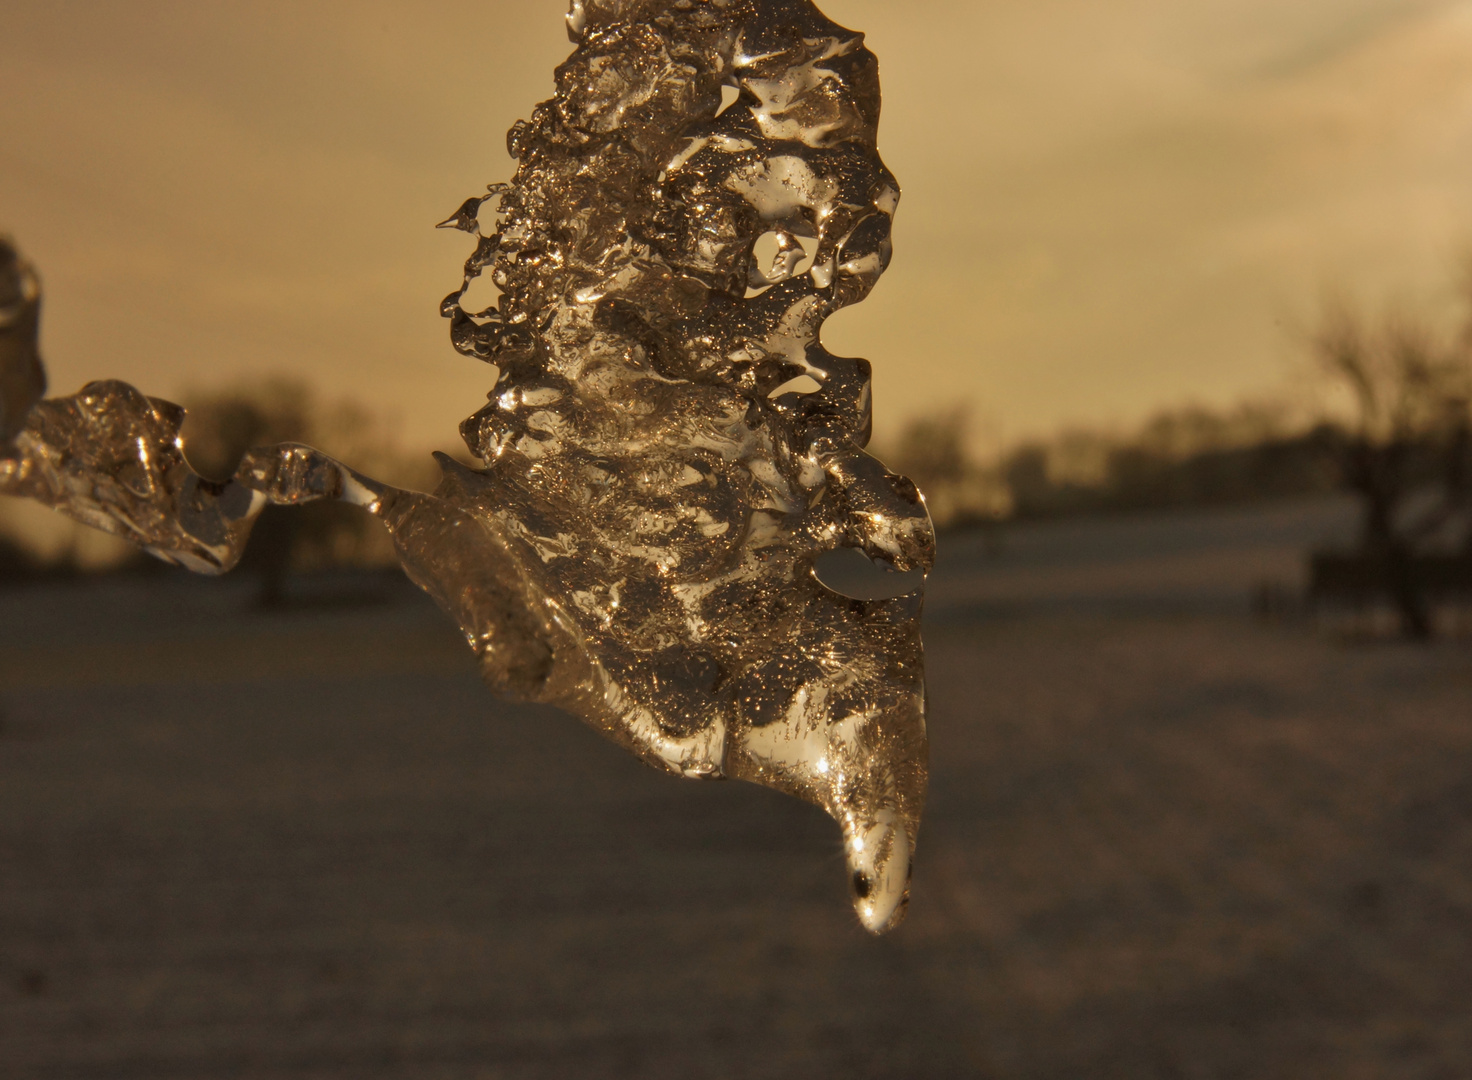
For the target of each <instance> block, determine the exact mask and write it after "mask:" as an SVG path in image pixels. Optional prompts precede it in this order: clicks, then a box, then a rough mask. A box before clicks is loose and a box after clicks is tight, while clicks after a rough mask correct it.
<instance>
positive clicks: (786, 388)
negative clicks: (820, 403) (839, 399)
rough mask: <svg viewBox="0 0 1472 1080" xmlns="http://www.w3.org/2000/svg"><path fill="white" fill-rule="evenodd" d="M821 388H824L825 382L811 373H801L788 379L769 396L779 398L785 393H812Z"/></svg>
mask: <svg viewBox="0 0 1472 1080" xmlns="http://www.w3.org/2000/svg"><path fill="white" fill-rule="evenodd" d="M821 389H823V384H822V383H820V382H819V381H818V380H817V379H815V378H813V377H812V376H811V375H799V376H798V377H797V378H795V379H788V380H787V381H786V382H785V383H783V384H782V385H781V386H779V387H777V389H775V390H773V391H772V392H771V393H770V394H768V395H767V397H769V398H779V397H781V396H782V395H783V394H812V393H815V392H816V391H818V390H821Z"/></svg>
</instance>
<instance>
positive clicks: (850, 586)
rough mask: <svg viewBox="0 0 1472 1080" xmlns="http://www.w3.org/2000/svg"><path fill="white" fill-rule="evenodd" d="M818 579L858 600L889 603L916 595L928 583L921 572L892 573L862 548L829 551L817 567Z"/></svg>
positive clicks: (899, 571) (820, 556)
mask: <svg viewBox="0 0 1472 1080" xmlns="http://www.w3.org/2000/svg"><path fill="white" fill-rule="evenodd" d="M814 570H815V572H816V573H817V575H818V580H819V581H821V582H822V583H823V584H824V585H826V586H827V587H828V588H830V589H832V590H833V591H834V592H836V593H840V594H841V595H843V596H847V597H851V598H852V599H854V600H888V599H890V598H891V597H895V596H904V595H905V594H906V593H912V592H914V591H915V590H916V589H918V588H920V586H921V585H923V584H924V583H925V573H924V571H921V570H903V571H901V570H892V569H890V568H889V567H887V566H885V565H884V564H882V563H877V562H875V561H874V560H872V559H870V558H869V556H867V555H865V554H864V553H863V552H862V551H860V550H859V549H858V548H850V547H841V548H834V549H833V550H832V551H825V552H823V554H821V555H819V556H818V561H817V562H816V563H815V564H814Z"/></svg>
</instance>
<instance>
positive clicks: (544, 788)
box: [0, 504, 1472, 1080]
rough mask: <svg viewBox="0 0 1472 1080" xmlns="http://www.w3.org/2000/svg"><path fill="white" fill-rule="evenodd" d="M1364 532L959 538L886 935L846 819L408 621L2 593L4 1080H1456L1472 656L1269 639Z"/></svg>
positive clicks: (169, 587)
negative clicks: (903, 913) (717, 773)
mask: <svg viewBox="0 0 1472 1080" xmlns="http://www.w3.org/2000/svg"><path fill="white" fill-rule="evenodd" d="M1346 511H1347V508H1346V507H1344V506H1343V505H1339V506H1338V507H1337V508H1336V507H1335V506H1333V505H1330V504H1320V505H1318V506H1315V507H1296V508H1295V507H1279V508H1276V509H1271V508H1270V509H1267V510H1260V511H1251V512H1246V511H1244V512H1236V513H1216V514H1184V515H1180V514H1178V515H1161V516H1153V517H1149V518H1119V519H1113V520H1109V521H1098V522H1063V523H1055V524H1051V525H1033V526H1025V527H1023V526H1019V527H1009V528H1007V529H1004V530H1000V531H999V532H998V533H996V534H994V535H992V536H990V537H987V536H984V535H982V534H970V535H967V536H950V537H946V538H944V539H943V542H942V553H941V562H940V564H939V569H938V570H937V572H936V575H935V577H934V579H933V582H932V589H931V591H930V599H929V608H928V610H929V618H930V624H929V628H928V630H927V645H928V663H929V669H930V691H931V694H930V696H931V736H932V758H933V760H932V769H933V784H932V797H931V803H930V807H929V810H928V815H927V819H926V823H925V831H924V832H923V833H922V835H921V840H920V852H919V857H918V862H917V867H916V871H915V882H914V900H913V903H912V905H911V914H910V919H909V921H908V922H907V923H906V925H905V926H904V927H903V928H902V929H901V930H900V931H898V932H897V933H896V934H894V935H893V936H891V937H889V938H885V939H881V940H874V939H871V938H869V937H868V936H867V935H865V934H864V933H863V932H862V931H861V930H860V928H859V927H858V926H857V924H856V922H855V921H854V919H853V917H852V915H851V914H850V911H849V906H848V903H847V900H846V897H845V894H844V883H843V872H842V862H841V860H840V858H839V854H838V850H837V833H836V829H835V828H834V827H833V826H832V824H831V823H830V822H829V821H828V820H827V819H826V818H825V817H824V816H823V815H822V814H820V813H819V812H817V811H816V810H814V809H812V808H810V807H806V806H803V805H801V804H798V803H796V802H794V801H792V800H788V799H784V798H782V797H779V796H777V795H775V794H773V793H771V792H767V791H764V790H760V789H757V788H753V787H749V786H746V785H737V784H715V785H712V784H696V783H692V782H688V781H680V780H676V779H673V778H670V777H666V776H662V775H659V774H656V773H654V772H651V771H650V770H647V769H645V768H643V767H642V766H640V765H639V764H638V763H637V762H635V761H634V760H632V759H631V758H629V757H628V756H626V755H625V754H623V753H622V752H621V751H619V750H618V749H617V748H615V747H613V746H611V745H609V744H606V743H605V742H603V741H602V740H601V739H599V738H598V737H597V736H596V735H594V734H593V733H591V732H589V731H587V730H585V729H583V728H582V727H581V726H580V725H578V724H577V723H576V722H575V721H573V720H571V719H569V718H567V717H565V716H562V715H560V714H558V713H556V712H554V711H551V710H546V709H538V708H526V707H520V706H511V705H507V704H504V703H501V702H498V701H496V700H495V699H494V698H493V697H492V696H491V695H490V693H489V692H488V691H486V690H485V689H484V687H483V686H482V685H481V684H480V683H479V682H478V680H477V679H476V676H475V673H474V670H473V665H472V664H471V660H470V657H469V655H468V653H467V651H466V650H465V648H464V645H463V643H462V642H461V640H460V639H459V637H458V635H457V634H456V633H455V632H454V630H453V628H451V627H450V626H449V625H448V624H447V623H445V622H444V621H443V620H442V619H441V618H440V617H439V616H438V613H437V612H435V611H434V609H433V608H432V607H430V606H429V605H428V604H427V603H426V602H424V601H423V600H422V599H421V598H419V597H418V596H417V595H416V594H415V593H414V592H413V591H412V590H410V589H407V588H405V589H394V588H388V589H384V588H383V587H382V586H378V585H371V584H370V585H365V586H364V587H363V588H361V589H359V590H357V592H356V593H355V592H353V591H352V590H350V589H348V590H344V589H339V590H338V591H337V592H336V593H335V594H334V595H335V596H336V598H337V602H336V603H333V604H319V605H316V606H305V607H301V608H296V609H290V610H287V611H284V612H263V611H260V610H258V609H256V608H255V607H253V605H252V603H251V600H252V596H251V583H250V582H248V581H232V580H230V579H228V578H226V579H224V580H221V581H203V580H196V579H188V578H182V577H172V576H168V577H163V578H158V579H154V580H140V579H132V580H130V579H124V578H111V579H99V580H96V581H90V582H85V581H84V582H80V583H74V584H56V585H47V586H44V587H28V588H20V589H14V590H10V591H7V592H0V713H3V716H0V1075H4V1076H6V1077H7V1078H8V1077H16V1078H32V1077H35V1078H43V1077H44V1078H51V1077H57V1078H60V1077H67V1078H97V1080H114V1078H128V1077H138V1078H150V1080H151V1078H155V1077H180V1078H196V1077H199V1078H210V1077H222V1078H223V1077H233V1078H249V1080H265V1078H272V1080H278V1078H279V1080H285V1078H292V1080H298V1078H301V1080H305V1078H308V1077H313V1078H317V1077H343V1078H354V1080H356V1078H365V1080H377V1078H389V1077H403V1078H406V1080H409V1078H413V1080H420V1078H431V1080H433V1078H439V1077H445V1078H449V1077H456V1078H459V1077H496V1078H533V1077H537V1078H541V1077H547V1078H553V1077H577V1078H585V1077H631V1078H632V1077H639V1078H646V1077H652V1078H664V1077H670V1078H674V1077H680V1078H682V1080H683V1078H689V1077H712V1078H722V1080H724V1078H728V1077H729V1078H743V1077H772V1078H777V1077H792V1076H802V1077H818V1078H826V1077H835V1078H837V1077H843V1078H854V1080H857V1078H868V1077H905V1078H909V1077H924V1078H960V1077H1018V1078H1023V1077H1026V1078H1034V1077H1048V1078H1052V1077H1057V1078H1060V1080H1062V1078H1069V1080H1073V1078H1078V1077H1089V1078H1094V1077H1121V1078H1130V1080H1135V1078H1147V1080H1148V1078H1156V1077H1159V1078H1166V1077H1229V1076H1230V1077H1285V1078H1286V1077H1302V1076H1334V1077H1377V1078H1378V1077H1390V1076H1406V1077H1412V1076H1416V1077H1432V1076H1447V1077H1451V1076H1460V1075H1466V1074H1468V1073H1469V1072H1472V1028H1469V1027H1468V1025H1467V1023H1466V1017H1467V1015H1468V1013H1469V1010H1472V722H1469V721H1472V650H1469V649H1468V646H1467V644H1466V643H1465V642H1460V643H1458V642H1444V643H1439V644H1437V645H1435V646H1433V647H1431V648H1413V647H1409V646H1403V645H1400V644H1394V643H1390V644H1385V643H1382V644H1378V645H1373V646H1357V647H1348V646H1345V645H1342V644H1340V643H1337V642H1335V641H1334V640H1332V639H1330V638H1328V637H1327V636H1325V635H1323V634H1322V633H1320V632H1318V631H1316V630H1315V629H1314V628H1313V627H1312V626H1311V625H1310V624H1308V623H1306V622H1301V621H1292V620H1290V621H1288V622H1281V623H1276V624H1269V623H1261V622H1257V621H1254V620H1253V618H1252V617H1251V616H1250V614H1249V611H1250V608H1249V600H1248V598H1249V597H1250V595H1251V592H1252V590H1253V589H1254V588H1255V587H1256V586H1257V585H1258V584H1260V583H1261V582H1263V581H1281V582H1283V583H1285V584H1289V585H1291V584H1292V582H1293V579H1294V576H1295V575H1296V574H1298V573H1299V572H1300V567H1301V562H1300V560H1301V557H1302V553H1303V550H1304V549H1305V548H1306V547H1307V546H1311V545H1312V544H1314V543H1315V542H1318V541H1320V540H1323V539H1332V538H1334V537H1336V536H1339V535H1341V533H1340V532H1337V531H1336V530H1344V529H1350V528H1352V524H1353V521H1352V515H1350V516H1346ZM354 601H361V602H354Z"/></svg>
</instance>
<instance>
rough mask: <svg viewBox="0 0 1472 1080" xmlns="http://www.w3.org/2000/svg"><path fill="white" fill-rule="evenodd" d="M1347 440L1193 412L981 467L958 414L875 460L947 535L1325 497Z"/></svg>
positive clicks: (1255, 415)
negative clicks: (967, 529) (973, 528)
mask: <svg viewBox="0 0 1472 1080" xmlns="http://www.w3.org/2000/svg"><path fill="white" fill-rule="evenodd" d="M1348 438H1349V436H1348V433H1347V431H1346V430H1345V429H1344V428H1343V427H1342V426H1340V425H1339V424H1336V423H1332V422H1327V421H1320V422H1317V423H1306V422H1302V421H1299V422H1297V423H1295V422H1294V421H1293V419H1292V418H1291V415H1290V413H1289V410H1287V409H1285V408H1280V407H1276V406H1271V405H1258V404H1253V405H1244V406H1239V407H1237V408H1235V409H1231V410H1227V411H1214V410H1210V409H1206V408H1202V407H1195V406H1193V407H1189V408H1183V409H1174V410H1169V411H1165V412H1161V413H1158V414H1157V415H1155V416H1154V417H1152V418H1151V419H1150V420H1149V421H1148V422H1146V423H1144V424H1142V425H1140V426H1139V427H1138V428H1136V429H1134V430H1130V431H1126V432H1122V433H1121V432H1106V431H1096V430H1089V429H1083V428H1074V429H1069V430H1066V431H1063V432H1060V433H1059V434H1057V435H1055V436H1053V437H1052V438H1048V439H1032V440H1027V441H1025V442H1022V443H1020V444H1018V445H1016V446H1014V447H1012V448H1011V449H1009V450H1007V451H1005V452H1003V453H1000V454H998V455H995V456H993V458H992V459H991V460H989V461H982V460H978V459H977V458H976V457H975V456H974V455H973V454H972V452H971V451H970V450H969V447H968V439H967V430H966V414H965V412H964V411H953V412H950V413H946V414H943V415H941V416H938V417H926V418H922V419H919V420H916V421H913V422H912V423H910V424H909V425H908V426H907V427H906V428H905V429H904V430H903V431H902V432H901V434H900V437H899V438H898V439H897V440H896V441H895V443H894V444H893V445H892V446H889V447H885V446H880V447H879V448H878V452H879V454H880V456H881V457H883V458H885V460H886V461H888V462H889V464H890V465H891V466H892V467H895V468H897V469H898V470H899V471H901V472H903V473H905V474H906V475H908V476H909V477H911V478H912V479H913V480H915V481H916V483H918V484H919V485H920V487H921V490H923V491H924V492H925V494H926V498H927V501H928V503H929V506H930V510H931V515H932V516H933V517H934V518H935V520H936V523H937V524H939V525H942V526H945V525H953V524H964V523H966V522H968V521H982V520H996V519H1001V518H1045V517H1059V516H1064V515H1069V514H1084V513H1108V512H1115V511H1129V510H1146V509H1160V508H1168V507H1192V506H1197V507H1201V506H1221V505H1229V504H1236V503H1248V502H1253V501H1256V500H1262V499H1277V498H1289V497H1293V496H1307V495H1318V494H1324V493H1327V492H1331V491H1334V490H1337V489H1340V488H1341V487H1342V484H1343V479H1342V475H1341V472H1342V470H1341V467H1340V462H1341V461H1342V458H1343V453H1344V447H1345V445H1346V443H1347V441H1348Z"/></svg>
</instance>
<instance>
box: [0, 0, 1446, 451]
mask: <svg viewBox="0 0 1472 1080" xmlns="http://www.w3.org/2000/svg"><path fill="white" fill-rule="evenodd" d="M821 6H822V7H823V8H824V10H825V11H826V12H827V13H828V14H829V15H830V16H831V17H832V18H834V19H835V20H837V21H838V22H841V23H843V24H845V25H848V26H851V27H855V28H857V29H862V30H865V31H866V32H867V33H868V36H869V45H870V48H872V49H873V50H874V51H875V52H876V53H877V54H878V55H879V58H880V62H881V71H882V76H883V81H884V96H885V113H884V120H883V124H882V127H881V140H880V143H881V149H882V151H883V153H884V155H885V159H886V161H887V162H888V164H889V165H890V168H891V169H892V170H893V171H894V172H895V173H896V174H897V175H898V177H899V178H900V181H901V184H902V185H903V187H904V190H905V195H904V200H903V202H902V205H901V207H900V213H899V217H898V219H897V222H896V232H895V242H896V257H895V262H894V264H893V266H892V267H891V269H890V271H889V273H888V274H887V275H886V277H885V279H884V281H883V282H882V283H881V284H880V286H879V288H878V289H877V290H876V292H875V293H874V295H873V296H872V297H871V298H870V299H869V300H867V301H866V302H865V303H863V304H862V305H859V306H858V307H856V308H853V309H850V310H849V311H846V312H843V313H842V314H840V315H839V316H837V317H835V318H834V319H833V320H832V321H831V322H830V324H829V326H828V328H827V330H826V331H825V340H826V342H827V344H828V345H829V347H830V348H831V349H833V351H835V352H840V353H849V354H862V355H865V356H868V357H869V358H870V359H871V360H872V361H873V363H874V368H875V410H876V421H877V424H878V427H879V429H880V432H881V435H882V434H883V433H885V432H886V431H892V430H893V429H894V428H895V427H896V426H897V425H898V424H899V423H900V422H901V421H902V420H903V419H904V418H906V417H907V416H910V415H913V414H915V413H917V412H919V411H921V410H924V409H927V408H935V407H947V406H949V405H951V404H954V403H956V402H959V401H970V402H971V403H972V404H973V406H974V410H975V412H976V413H977V414H978V416H980V417H981V418H983V419H984V420H985V421H987V422H988V423H989V424H990V425H991V426H992V427H993V429H994V430H995V431H997V432H999V433H1000V434H1001V435H1002V436H1003V437H1004V438H1015V437H1018V436H1021V435H1025V434H1028V433H1035V432H1040V431H1046V430H1049V429H1051V428H1053V427H1055V426H1057V425H1060V424H1064V423H1075V422H1084V423H1104V424H1108V423H1118V422H1127V421H1129V420H1131V419H1133V418H1135V417H1138V416H1140V415H1142V414H1143V413H1145V412H1147V411H1149V410H1150V409H1152V408H1156V407H1159V406H1162V405H1170V404H1180V403H1184V402H1188V401H1201V402H1207V403H1224V402H1228V401H1231V400H1234V399H1235V398H1238V397H1240V396H1244V395H1254V394H1260V393H1264V392H1270V391H1273V390H1274V389H1276V388H1278V387H1280V386H1281V385H1282V384H1283V383H1284V381H1285V377H1286V373H1287V371H1288V370H1289V369H1290V367H1291V366H1292V364H1293V362H1294V360H1295V358H1296V356H1297V355H1298V353H1299V351H1300V348H1299V338H1300V335H1301V329H1302V327H1303V326H1304V325H1306V324H1307V323H1308V322H1311V320H1312V316H1313V313H1314V311H1315V310H1316V307H1317V305H1318V303H1319V302H1320V301H1321V299H1322V297H1323V295H1324V293H1325V290H1326V289H1337V290H1343V291H1347V292H1349V293H1351V294H1355V295H1361V296H1365V297H1368V298H1375V299H1378V298H1382V297H1398V296H1404V297H1423V296H1424V297H1430V298H1432V301H1434V300H1435V298H1436V297H1437V296H1439V295H1444V294H1445V290H1446V288H1447V282H1448V281H1449V280H1450V279H1451V276H1452V273H1453V271H1454V269H1455V267H1456V266H1457V264H1458V262H1459V260H1460V259H1461V257H1462V255H1463V252H1464V251H1465V250H1466V249H1467V248H1468V247H1472V182H1469V181H1472V2H1469V0H1189V2H1186V0H1175V2H1172V3H1167V2H1164V0H1110V2H1109V3H1099V2H1098V0H906V2H904V3H897V2H895V0H828V2H826V3H822V4H821ZM6 8H7V10H6V11H5V13H4V15H3V16H0V102H3V103H4V107H3V108H0V229H3V230H6V231H9V232H11V233H12V234H13V235H14V236H15V237H16V239H17V240H18V241H19V243H20V244H21V246H22V248H23V249H24V250H25V251H26V252H27V253H28V254H29V255H30V257H31V258H32V259H33V261H35V262H36V263H37V264H38V266H39V267H40V269H41V271H42V274H43V277H44V279H45V283H46V287H47V308H46V313H45V337H44V347H45V350H46V356H47V360H48V363H49V366H50V369H51V374H52V386H53V392H58V393H60V392H70V391H72V390H74V389H75V388H76V387H77V386H79V385H80V384H81V383H82V382H84V381H86V380H88V379H92V378H100V377H107V376H116V377H121V378H125V379H128V380H129V381H132V382H134V383H136V384H138V385H139V386H140V387H141V388H143V389H144V390H146V391H148V392H150V393H153V394H157V395H162V396H172V397H174V398H176V399H179V400H183V401H185V402H186V404H187V402H188V398H189V393H190V390H191V389H193V388H207V387H209V386H212V385H218V384H221V383H238V382H241V381H246V380H251V379H254V378H258V377H260V376H261V375H263V374H268V373H269V374H277V373H285V374H288V375H299V376H304V377H307V378H309V379H311V380H313V381H315V382H317V383H319V384H321V385H323V386H324V387H327V388H332V387H340V388H344V389H346V390H347V391H348V392H350V393H351V394H352V395H353V396H355V397H357V398H359V399H360V400H362V401H363V402H364V403H365V404H368V405H370V406H372V407H374V408H375V409H377V410H378V411H380V412H382V413H385V414H387V415H389V416H391V417H393V418H395V419H396V420H397V421H398V422H400V423H401V424H402V425H403V431H404V441H405V442H406V443H410V444H421V443H422V444H436V445H445V446H450V445H454V444H455V443H456V436H455V425H456V424H457V423H458V421H459V420H460V419H461V418H462V417H464V416H466V415H468V414H469V413H470V412H472V411H474V410H475V409H476V408H477V407H478V406H479V404H480V402H481V400H482V399H483V397H484V394H485V392H486V390H487V389H488V386H487V380H486V375H487V372H486V370H485V369H484V368H482V367H480V366H479V365H477V364H476V363H475V362H474V361H471V360H468V359H465V358H463V357H460V356H458V355H457V354H455V353H454V352H453V351H452V350H451V349H450V346H449V344H448V340H447V336H446V329H445V324H444V323H443V321H442V320H441V319H439V317H438V315H437V313H436V308H437V304H438V301H439V300H440V298H441V297H442V296H444V294H445V293H447V292H449V291H450V290H451V289H452V288H453V287H454V286H455V284H456V283H457V282H458V279H459V265H460V262H461V261H462V260H463V258H464V256H465V254H466V246H467V243H468V241H467V238H465V237H464V236H463V234H458V233H453V232H449V231H439V232H436V231H435V230H434V229H433V228H431V226H432V225H433V224H434V223H435V222H436V221H438V220H439V219H441V218H443V217H445V216H446V215H447V214H449V213H450V212H451V211H452V210H453V209H454V208H455V207H456V206H457V205H458V204H459V203H460V202H461V200H462V199H464V198H465V197H466V196H467V195H470V194H473V193H474V192H476V191H478V190H480V189H481V188H482V186H483V185H484V184H485V183H486V182H488V181H491V180H499V179H504V178H505V177H506V176H507V175H508V174H509V172H510V167H511V163H510V160H509V159H508V158H507V157H506V153H505V149H504V145H505V143H504V133H505V130H506V128H507V127H508V126H510V124H511V123H512V121H514V120H515V119H516V118H517V117H519V116H524V115H527V114H528V113H529V112H530V109H531V106H532V105H533V104H534V103H535V102H536V101H538V100H540V99H542V98H544V97H546V96H548V95H549V93H550V91H551V69H552V66H553V65H554V64H555V63H556V62H557V61H558V60H560V59H561V58H562V57H563V56H564V55H566V53H567V52H568V50H569V48H570V46H569V44H568V42H567V39H566V37H565V36H564V33H563V29H562V12H563V10H564V8H565V4H564V3H562V2H561V0H479V2H468V0H466V2H462V0H416V2H415V3H413V4H409V3H404V2H402V0H394V2H391V3H390V2H384V0H355V2H354V3H351V4H349V3H346V2H342V0H320V2H315V3H310V4H309V3H302V2H300V0H290V2H283V0H252V2H251V3H249V4H246V3H234V4H224V3H208V2H200V0H190V2H170V0H111V2H104V0H91V2H81V0H46V2H45V3H42V2H40V0H33V2H29V3H26V2H22V3H18V4H9V5H6ZM1438 290H1441V291H1440V293H1438Z"/></svg>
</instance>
